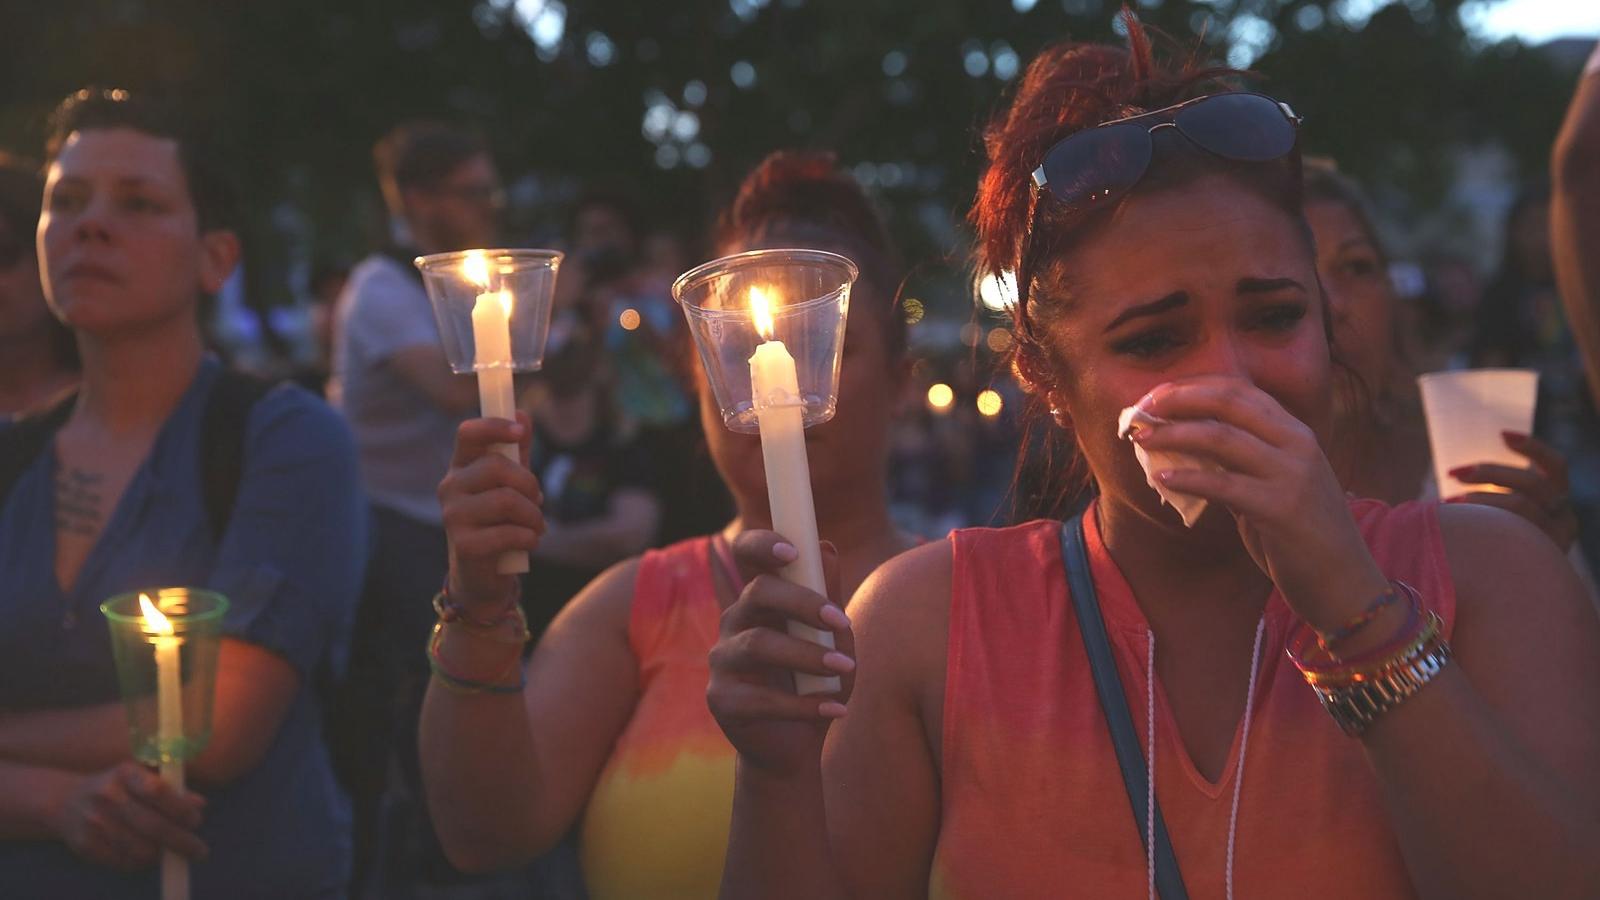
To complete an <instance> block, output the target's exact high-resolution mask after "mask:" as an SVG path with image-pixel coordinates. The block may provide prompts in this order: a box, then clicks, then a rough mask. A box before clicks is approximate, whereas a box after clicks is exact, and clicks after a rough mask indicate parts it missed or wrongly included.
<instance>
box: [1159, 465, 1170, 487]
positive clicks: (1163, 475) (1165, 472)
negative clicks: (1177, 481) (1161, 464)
mask: <svg viewBox="0 0 1600 900" xmlns="http://www.w3.org/2000/svg"><path fill="white" fill-rule="evenodd" d="M1156 480H1157V481H1159V482H1161V483H1162V484H1166V483H1167V482H1169V481H1171V480H1172V470H1171V469H1162V470H1161V471H1159V472H1157V473H1156Z"/></svg>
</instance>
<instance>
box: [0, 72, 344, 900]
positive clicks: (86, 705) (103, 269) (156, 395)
mask: <svg viewBox="0 0 1600 900" xmlns="http://www.w3.org/2000/svg"><path fill="white" fill-rule="evenodd" d="M210 133H211V132H210V130H208V129H204V128H201V127H200V126H199V125H198V124H196V123H194V122H192V121H191V120H190V119H189V118H188V117H187V116H186V115H185V113H184V112H183V111H182V110H181V109H178V108H177V107H175V106H173V105H169V104H166V103H163V102H160V101H157V100H153V99H150V98H144V97H138V96H133V95H130V94H129V93H128V92H126V91H121V90H116V91H97V90H84V91H80V92H78V93H77V94H74V95H73V96H71V97H69V98H68V99H67V100H66V101H65V102H64V103H63V104H62V105H61V106H60V108H59V109H58V110H57V112H56V115H55V118H54V120H53V128H52V132H51V138H50V141H49V145H48V147H47V154H46V155H47V159H48V170H47V177H46V183H45V192H44V204H43V212H42V214H41V216H40V219H39V226H38V233H37V241H38V244H37V246H38V258H39V267H40V269H41V270H42V271H43V273H44V287H45V294H46V297H47V298H48V299H49V302H50V308H51V310H52V311H53V312H54V314H55V315H56V317H57V318H59V319H60V320H61V321H62V322H64V323H65V324H66V325H67V326H69V327H70V328H71V329H72V330H73V332H74V334H75V335H76V338H77V342H78V350H79V354H80V356H81V358H82V361H83V377H82V381H81V387H80V388H79V390H78V391H77V392H76V393H75V394H72V395H70V396H68V397H67V398H65V399H64V400H63V401H62V402H61V403H60V404H58V405H57V406H55V407H53V408H52V409H51V410H50V411H49V412H46V413H41V414H39V415H37V416H31V417H28V418H25V419H19V420H17V421H16V422H15V423H13V424H12V425H10V426H0V460H5V461H7V462H6V465H7V470H6V471H5V472H3V473H0V494H3V495H4V498H3V499H0V535H4V540H0V585H3V586H4V587H3V588H0V621H4V622H5V623H6V625H5V628H4V629H0V896H4V897H51V898H55V897H61V898H68V897H70V898H80V897H81V898H90V897H92V898H96V900H117V898H129V900H133V898H148V897H154V896H156V895H157V890H158V887H157V879H158V876H159V872H158V868H157V865H156V864H157V861H158V859H159V857H160V854H161V851H162V850H164V849H165V850H171V851H175V852H177V853H180V854H182V855H184V856H186V857H188V858H189V859H190V861H191V862H190V864H191V866H192V870H191V871H192V884H193V890H194V895H195V896H196V897H202V898H204V897H229V898H260V900H276V898H284V897H296V898H326V900H335V898H344V897H346V896H347V886H348V880H349V875H350V835H349V826H350V820H349V815H350V810H349V806H348V803H347V801H346V799H345V797H344V795H343V794H342V793H341V792H340V791H339V788H338V785H337V784H336V783H335V780H334V776H333V771H332V768H331V765H330V763H329V758H328V754H327V750H326V748H325V746H324V743H323V696H322V691H321V690H319V689H318V688H319V687H320V686H321V685H322V684H325V683H326V682H327V680H328V678H329V677H330V676H331V675H332V674H333V672H335V671H336V670H337V668H338V666H339V662H340V660H342V658H343V657H344V652H345V648H346V646H347V642H348V640H349V634H350V621H351V617H352V615H353V613H354V608H355V602H356V596H357V593H358V591H359V586H360V578H361V571H362V568H363V565H364V563H365V553H366V541H365V532H366V515H365V510H364V503H363V499H362V497H361V492H360V487H359V481H358V477H357V472H356V460H355V451H354V447H353V446H352V443H351V439H350V434H349V430H348V429H347V428H346V427H345V425H344V423H343V422H342V421H341V420H340V419H339V417H338V416H337V415H336V414H335V413H334V412H333V411H332V410H331V409H329V408H328V406H327V404H325V403H323V402H322V401H321V400H320V399H318V398H316V397H314V396H312V395H310V394H309V393H307V392H306V391H304V390H301V389H300V388H298V387H293V386H289V385H281V386H278V387H268V386H266V385H264V384H261V383H259V382H255V381H254V380H253V379H249V378H246V377H244V376H241V375H237V374H235V373H231V372H227V371H224V370H223V368H222V366H221V364H220V363H219V362H218V361H217V359H216V358H215V357H214V356H212V355H210V354H208V353H207V352H206V351H205V348H204V346H203V343H202V340H201V333H200V326H199V322H198V317H197V311H198V308H199V304H200V297H201V295H202V294H207V293H212V292H215V291H217V290H218V289H219V288H220V287H221V286H222V283H223V281H224V280H225V279H226V278H227V277H228V274H229V272H231V271H232V270H233V269H234V267H235V265H236V264H237V263H238V260H239V241H238V239H237V237H236V236H235V234H234V231H233V227H234V224H235V221H236V219H235V215H236V210H235V208H234V201H233V196H234V195H233V191H232V189H231V184H230V182H231V175H232V173H231V172H229V170H228V169H227V168H226V166H225V164H224V162H223V160H221V159H220V158H219V157H218V156H217V155H216V153H215V152H214V151H213V149H212V148H211V147H210V144H209V143H208V140H209V135H210ZM19 451H31V452H19ZM19 458H20V461H21V463H22V465H21V466H20V467H11V466H10V464H11V463H15V462H17V461H19ZM153 585H195V586H200V587H206V588H210V589H213V590H216V591H219V592H220V593H222V594H224V595H225V596H226V597H227V598H228V601H229V608H228V611H227V613H226V615H225V617H224V618H223V622H222V634H223V637H222V640H221V646H220V648H219V650H218V653H217V662H216V674H215V695H214V699H213V701H212V729H211V735H210V740H209V742H208V743H207V745H206V747H205V749H204V750H203V751H202V752H201V753H200V754H199V755H198V756H196V757H195V758H194V759H193V760H192V761H190V762H189V763H188V764H187V766H186V778H187V779H188V780H189V782H188V783H189V789H188V790H185V791H179V790H175V789H174V788H172V787H171V786H170V785H168V784H167V783H166V782H164V781H162V780H161V779H159V778H158V777H157V776H156V775H155V774H154V773H153V772H152V771H151V770H150V769H149V768H148V767H147V766H145V765H143V764H141V763H137V762H135V761H134V760H133V759H132V758H131V747H130V744H129V737H128V718H127V716H128V713H127V709H126V708H125V706H124V704H123V702H122V696H121V693H120V691H119V689H118V679H117V675H116V671H115V667H114V665H113V659H112V653H111V647H110V646H109V644H108V641H107V632H106V622H105V619H104V617H103V616H102V615H101V613H100V611H99V609H98V608H97V607H98V605H99V604H100V602H101V601H103V600H105V599H106V598H108V597H110V596H113V595H115V594H119V593H122V592H125V591H130V590H136V589H141V588H149V587H151V586H153Z"/></svg>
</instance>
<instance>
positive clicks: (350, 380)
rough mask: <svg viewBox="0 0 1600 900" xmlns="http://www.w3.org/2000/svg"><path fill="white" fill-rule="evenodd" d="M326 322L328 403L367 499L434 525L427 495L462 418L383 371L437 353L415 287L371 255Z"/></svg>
mask: <svg viewBox="0 0 1600 900" xmlns="http://www.w3.org/2000/svg"><path fill="white" fill-rule="evenodd" d="M334 321H335V334H336V335H337V338H336V342H335V345H334V350H333V377H332V379H331V380H330V382H329V386H328V399H329V400H331V401H332V402H333V404H334V406H336V407H338V408H339V409H340V410H341V411H342V412H343V413H344V415H345V418H346V419H348V420H349V422H350V428H351V430H352V431H354V432H355V438H356V451H357V453H358V455H359V457H360V461H361V478H362V481H363V482H364V483H365V487H366V489H367V495H368V496H369V497H371V498H372V501H373V502H374V503H376V504H378V505H380V506H386V507H389V508H390V509H393V510H395V511H396V512H399V513H402V514H404V515H406V516H409V517H411V518H413V519H417V520H419V521H422V522H431V523H434V524H438V523H439V521H440V517H439V499H438V497H437V496H436V494H435V491H436V490H437V488H438V486H439V480H440V479H441V478H443V477H444V474H445V471H446V470H447V469H449V467H450V456H451V453H452V450H453V448H454V446H455V436H456V427H457V426H458V425H460V424H461V422H462V420H463V419H464V418H465V417H464V416H457V415H452V414H450V413H447V412H444V411H443V410H441V409H439V408H438V407H437V406H435V405H434V404H433V402H432V401H431V400H429V399H428V396H427V395H426V394H424V393H423V392H422V391H420V390H418V389H416V388H414V387H412V386H411V385H410V384H409V383H407V382H406V380H405V379H403V378H402V377H400V375H399V374H398V373H397V372H395V371H394V369H393V368H391V367H390V366H389V365H388V361H389V358H390V357H392V356H393V355H394V354H396V353H398V352H399V351H401V350H405V349H408V348H410V347H416V346H419V345H422V346H430V347H438V346H439V326H438V323H437V322H436V321H435V320H434V318H433V307H432V306H431V305H429V303H428V295H427V293H426V292H425V291H423V289H422V282H421V281H420V280H419V279H418V278H417V277H416V275H415V274H414V273H412V272H408V271H406V269H405V268H403V267H402V265H401V263H400V262H399V261H397V260H395V259H394V258H392V257H389V256H385V255H383V254H373V255H372V256H369V257H367V258H366V259H364V260H362V261H361V262H360V263H359V264H357V265H356V267H355V268H354V269H353V270H352V271H351V272H350V281H349V283H348V284H346V285H345V289H344V292H343V293H342V294H340V295H339V301H338V303H337V304H336V306H335V311H334ZM440 365H444V362H443V361H442V360H441V361H440Z"/></svg>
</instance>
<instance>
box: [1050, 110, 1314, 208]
mask: <svg viewBox="0 0 1600 900" xmlns="http://www.w3.org/2000/svg"><path fill="white" fill-rule="evenodd" d="M1299 127H1300V117H1299V116H1297V115H1295V112H1294V110H1292V109H1290V108H1289V104H1287V103H1283V102H1281V101H1278V100H1274V99H1272V98H1271V97H1268V96H1266V95H1265V94H1252V93H1245V92H1242V91H1240V92H1230V93H1225V94H1207V95H1206V96H1204V97H1196V98H1194V99H1193V100H1186V101H1184V102H1183V103H1179V104H1177V105H1175V106H1168V107H1165V108H1163V109H1157V110H1153V111H1151V112H1147V113H1140V114H1139V115H1136V116H1129V117H1128V118H1125V119H1117V120H1115V121H1112V122H1106V123H1105V124H1103V125H1097V126H1095V127H1094V128H1090V129H1087V130H1084V131H1079V132H1077V133H1075V134H1072V135H1068V136H1067V137H1065V138H1063V139H1062V140H1061V141H1059V142H1058V143H1057V144H1056V145H1055V146H1053V147H1051V148H1050V149H1049V150H1046V151H1045V154H1044V161H1043V162H1042V163H1040V164H1039V168H1037V169H1034V170H1033V183H1034V186H1035V187H1036V188H1037V189H1039V190H1045V191H1049V192H1050V196H1052V197H1054V198H1055V199H1056V200H1058V201H1060V202H1061V203H1064V204H1067V205H1069V206H1081V205H1085V204H1094V203H1098V202H1102V201H1105V200H1107V199H1110V198H1113V197H1116V196H1119V195H1121V194H1125V193H1127V192H1128V191H1129V190H1130V189H1132V188H1133V186H1134V185H1136V184H1138V183H1139V180H1140V179H1141V178H1143V177H1144V175H1145V172H1146V171H1148V170H1149V168H1150V159H1151V157H1152V156H1153V155H1154V153H1155V138H1154V134H1155V132H1156V131H1158V130H1159V129H1162V128H1173V129H1176V130H1177V132H1178V133H1179V134H1181V135H1183V136H1184V137H1185V138H1187V139H1188V140H1189V142H1190V143H1192V144H1194V145H1195V146H1197V147H1199V148H1200V149H1202V150H1205V151H1207V152H1209V153H1214V154H1216V155H1217V156H1220V157H1222V158H1223V159H1229V160H1233V161H1235V162H1270V161H1272V160H1275V159H1282V158H1284V157H1285V156H1288V155H1289V154H1290V153H1291V152H1292V151H1293V150H1294V149H1295V144H1296V141H1297V139H1298V137H1299Z"/></svg>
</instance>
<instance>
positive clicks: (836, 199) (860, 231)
mask: <svg viewBox="0 0 1600 900" xmlns="http://www.w3.org/2000/svg"><path fill="white" fill-rule="evenodd" d="M781 223H790V224H794V223H804V224H808V225H812V226H817V227H821V228H825V229H828V230H832V231H837V232H840V233H841V235H842V236H848V237H851V238H854V239H857V240H861V241H863V242H865V243H866V244H867V245H869V246H871V247H873V248H875V249H878V250H883V249H885V248H886V247H887V246H888V235H887V234H885V232H884V228H883V222H882V220H881V219H879V217H878V214H877V212H876V211H875V210H874V209H873V208H872V202H871V201H870V200H868V199H867V196H866V194H865V193H863V192H862V190H861V187H860V186H859V185H857V184H856V182H855V179H853V178H851V177H850V176H848V175H846V174H844V173H843V172H841V171H840V170H839V168H838V161H837V158H836V157H835V156H834V155H833V154H832V153H828V152H824V151H817V150H779V151H777V152H775V153H772V154H771V155H769V156H768V157H767V158H766V159H764V160H762V161H761V163H760V165H757V166H756V167H755V169H754V170H753V171H751V173H750V174H749V175H748V176H747V177H746V178H745V180H744V183H742V184H741V185H739V194H738V196H737V197H735V198H734V201H733V204H732V205H731V206H730V207H729V208H728V211H727V214H726V216H725V219H724V222H723V229H722V230H723V233H724V235H733V234H743V235H750V234H755V233H759V232H761V231H764V230H766V229H768V228H770V227H772V226H773V225H776V224H781Z"/></svg>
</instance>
